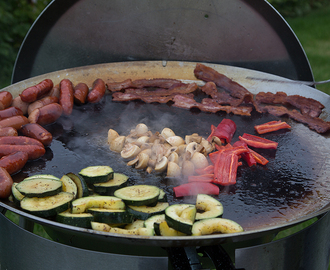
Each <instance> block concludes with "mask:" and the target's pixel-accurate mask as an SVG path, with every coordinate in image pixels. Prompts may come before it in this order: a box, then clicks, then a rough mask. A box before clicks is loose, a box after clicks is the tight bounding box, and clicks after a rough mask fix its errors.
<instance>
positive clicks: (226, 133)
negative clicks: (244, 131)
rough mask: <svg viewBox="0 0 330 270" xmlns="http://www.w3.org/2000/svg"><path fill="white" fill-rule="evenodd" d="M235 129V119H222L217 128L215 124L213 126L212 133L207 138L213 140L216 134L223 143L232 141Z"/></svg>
mask: <svg viewBox="0 0 330 270" xmlns="http://www.w3.org/2000/svg"><path fill="white" fill-rule="evenodd" d="M235 131H236V124H235V122H234V121H233V120H230V119H222V121H221V122H220V124H219V125H218V126H217V127H216V128H215V127H214V126H213V125H212V126H211V134H210V136H209V137H208V138H207V140H208V141H209V142H210V141H211V140H212V137H214V136H215V137H218V138H219V139H220V140H221V142H222V143H225V142H226V143H230V142H231V139H232V138H233V136H234V133H235Z"/></svg>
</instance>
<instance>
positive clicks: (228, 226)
mask: <svg viewBox="0 0 330 270" xmlns="http://www.w3.org/2000/svg"><path fill="white" fill-rule="evenodd" d="M243 231H244V230H243V228H242V226H241V225H239V224H238V223H236V222H235V221H232V220H229V219H225V218H210V219H203V220H200V221H196V222H195V223H194V225H193V227H192V235H193V236H199V235H208V234H214V233H238V232H243Z"/></svg>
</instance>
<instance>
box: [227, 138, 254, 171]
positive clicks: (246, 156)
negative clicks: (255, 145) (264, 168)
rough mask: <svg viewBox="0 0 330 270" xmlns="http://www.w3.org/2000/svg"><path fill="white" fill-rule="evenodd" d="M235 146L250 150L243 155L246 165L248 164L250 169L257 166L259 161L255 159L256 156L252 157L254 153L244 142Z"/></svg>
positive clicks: (238, 142)
mask: <svg viewBox="0 0 330 270" xmlns="http://www.w3.org/2000/svg"><path fill="white" fill-rule="evenodd" d="M233 146H234V147H235V146H243V147H245V148H246V149H248V150H249V151H248V152H246V153H243V154H242V158H243V159H244V160H245V161H246V163H247V164H248V166H249V167H251V166H253V165H257V161H256V159H255V158H254V156H253V155H252V153H251V152H250V149H249V148H248V146H247V144H246V143H245V142H243V141H237V142H235V143H234V144H233Z"/></svg>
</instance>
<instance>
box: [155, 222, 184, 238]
mask: <svg viewBox="0 0 330 270" xmlns="http://www.w3.org/2000/svg"><path fill="white" fill-rule="evenodd" d="M154 230H155V234H156V235H161V236H185V235H186V234H185V233H182V232H180V231H177V230H175V229H173V228H171V227H170V226H168V224H167V222H166V221H165V220H164V221H162V222H161V223H154Z"/></svg>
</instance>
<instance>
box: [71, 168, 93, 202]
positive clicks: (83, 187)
mask: <svg viewBox="0 0 330 270" xmlns="http://www.w3.org/2000/svg"><path fill="white" fill-rule="evenodd" d="M66 175H67V176H69V177H70V178H71V180H72V181H73V182H74V183H75V184H76V186H77V199H78V198H82V197H87V196H88V195H89V190H88V186H87V184H86V182H85V180H84V178H83V177H82V176H80V175H79V174H75V173H67V174H66Z"/></svg>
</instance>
